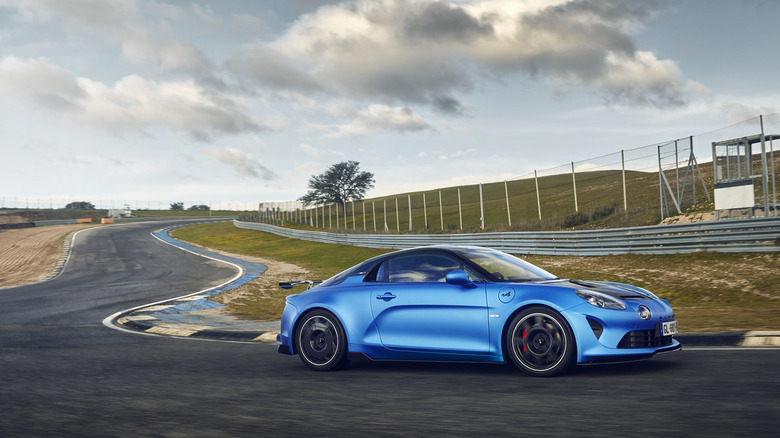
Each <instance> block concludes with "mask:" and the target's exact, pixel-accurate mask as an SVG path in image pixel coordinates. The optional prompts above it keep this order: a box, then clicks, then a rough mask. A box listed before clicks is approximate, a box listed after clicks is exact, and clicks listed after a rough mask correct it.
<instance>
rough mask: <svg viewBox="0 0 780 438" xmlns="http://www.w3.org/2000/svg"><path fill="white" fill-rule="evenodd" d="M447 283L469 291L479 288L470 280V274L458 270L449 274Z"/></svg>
mask: <svg viewBox="0 0 780 438" xmlns="http://www.w3.org/2000/svg"><path fill="white" fill-rule="evenodd" d="M446 278H447V283H449V284H454V285H457V286H463V287H465V288H468V289H474V288H476V287H477V285H476V284H474V282H473V281H471V279H470V278H469V274H468V272H466V271H463V270H461V269H457V270H455V271H451V272H448V273H447V277H446Z"/></svg>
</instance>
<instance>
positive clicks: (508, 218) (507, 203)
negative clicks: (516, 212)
mask: <svg viewBox="0 0 780 438" xmlns="http://www.w3.org/2000/svg"><path fill="white" fill-rule="evenodd" d="M504 194H505V195H506V220H507V222H508V223H509V227H510V228H511V227H512V214H511V213H510V212H509V188H507V186H506V180H504Z"/></svg>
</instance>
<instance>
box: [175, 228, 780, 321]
mask: <svg viewBox="0 0 780 438" xmlns="http://www.w3.org/2000/svg"><path fill="white" fill-rule="evenodd" d="M174 236H175V237H176V238H178V239H182V240H185V241H188V242H193V243H196V244H199V245H203V246H206V247H210V248H216V249H220V250H224V251H229V252H232V253H236V254H245V255H249V256H257V257H264V258H269V259H273V260H278V261H284V262H288V263H294V264H297V265H299V266H302V267H304V268H306V269H308V270H310V271H311V274H310V279H326V278H328V277H330V276H332V275H335V274H337V273H338V272H341V271H342V270H344V269H346V268H348V267H350V266H353V265H355V264H357V263H359V262H361V261H363V260H365V259H367V258H369V257H373V256H375V255H379V254H382V253H385V252H388V250H382V249H371V248H361V247H355V246H346V245H332V244H325V243H318V242H308V241H302V240H296V239H290V238H285V237H280V236H276V235H274V234H268V233H263V232H259V231H252V230H243V229H239V228H235V227H234V226H233V225H232V224H231V223H215V224H203V225H193V226H188V227H183V228H178V229H176V230H175V231H174ZM523 258H524V259H526V260H528V261H530V262H531V263H534V264H536V265H538V266H540V267H542V268H544V269H547V270H548V271H550V272H552V273H554V274H556V275H558V276H560V277H564V278H578V279H584V280H608V281H617V282H623V283H630V284H634V285H637V286H640V287H644V288H646V289H648V290H650V291H651V292H653V293H655V294H657V295H659V296H660V297H661V298H664V299H667V300H669V301H670V303H671V304H672V306H673V307H674V309H675V314H676V316H677V319H678V321H679V323H680V327H681V330H683V331H684V332H719V331H742V330H780V286H778V284H779V283H780V271H779V270H778V269H777V267H778V266H780V254H777V253H774V254H720V253H695V254H684V255H663V256H645V255H623V256H605V257H570V256H523ZM249 290H250V296H248V297H246V298H242V299H240V300H237V302H232V303H230V304H228V305H227V306H228V308H229V309H230V310H231V311H234V312H236V313H241V314H245V315H247V316H249V317H252V318H257V319H276V318H279V316H280V315H281V310H282V308H283V306H284V296H285V295H287V294H289V293H290V292H289V291H284V290H281V289H278V288H276V289H274V290H272V291H269V290H259V289H254V290H253V289H251V287H250V289H249ZM300 290H301V289H300V288H299V289H296V290H294V292H296V291H300ZM294 292H293V293H294Z"/></svg>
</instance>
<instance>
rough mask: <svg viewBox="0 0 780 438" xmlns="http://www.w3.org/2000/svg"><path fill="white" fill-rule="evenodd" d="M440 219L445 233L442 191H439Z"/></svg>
mask: <svg viewBox="0 0 780 438" xmlns="http://www.w3.org/2000/svg"><path fill="white" fill-rule="evenodd" d="M439 218H440V219H441V230H442V231H444V206H443V205H441V190H439Z"/></svg>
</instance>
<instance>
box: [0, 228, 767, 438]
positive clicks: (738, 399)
mask: <svg viewBox="0 0 780 438" xmlns="http://www.w3.org/2000/svg"><path fill="white" fill-rule="evenodd" d="M173 223H174V221H171V222H166V223H139V224H128V225H117V226H110V227H101V228H95V229H90V230H85V231H82V232H81V233H79V235H78V236H77V237H76V240H75V243H74V245H73V248H72V254H71V257H70V259H69V261H68V263H67V265H66V266H65V269H64V271H63V272H62V274H61V275H60V276H59V277H57V278H56V279H54V280H51V281H49V282H45V283H40V284H36V285H31V286H25V287H18V288H11V289H3V290H0V376H2V383H1V384H0V437H21V436H25V437H26V436H68V437H91V436H100V437H103V436H134V437H181V436H197V437H212V436H213V437H225V436H263V435H272V436H289V435H296V436H312V435H325V436H335V435H338V436H367V435H373V436H388V435H390V436H392V435H403V436H444V435H447V436H477V435H479V436H485V435H491V436H510V435H511V436H518V435H519V436H580V437H581V436H686V437H712V436H775V434H776V432H777V430H778V428H780V404H779V403H778V401H780V399H778V394H780V375H778V373H777V363H778V361H780V350H778V349H745V348H733V349H723V348H720V349H719V348H713V349H685V350H684V351H682V352H679V353H671V354H667V355H662V356H658V357H656V358H653V359H651V360H648V361H642V362H636V363H629V364H619V365H602V366H591V367H580V368H578V369H576V370H575V371H573V372H572V373H570V374H567V375H565V376H562V377H559V378H552V379H537V378H530V377H527V376H525V375H523V374H520V373H519V372H517V371H515V370H514V369H512V368H511V367H506V366H500V365H482V364H480V365H474V364H430V363H370V362H353V363H352V364H350V365H349V366H348V367H347V369H345V370H344V371H340V372H334V373H315V372H312V371H309V370H308V369H306V368H305V367H304V366H303V365H302V364H301V363H300V361H299V360H298V359H297V358H296V357H289V356H282V355H279V354H277V353H276V348H275V346H274V345H273V344H264V343H232V342H219V341H204V340H195V339H182V338H173V337H165V336H149V335H140V334H132V333H126V332H122V331H118V330H112V329H110V328H107V327H106V326H104V325H103V324H102V322H101V321H102V320H103V319H104V318H106V317H107V316H108V315H112V314H114V313H116V312H119V311H121V310H125V309H128V308H132V307H136V306H140V305H143V304H146V303H151V302H156V301H160V300H163V299H167V298H173V297H177V296H181V295H185V294H189V293H193V292H196V291H199V290H203V289H205V288H207V287H209V286H215V285H218V284H220V283H222V282H224V281H225V280H226V279H229V278H232V277H233V276H235V274H236V272H235V269H233V268H231V267H230V266H228V265H224V264H221V263H218V262H215V261H211V260H208V259H204V258H201V257H198V256H196V255H193V254H190V253H187V252H184V251H181V250H179V249H177V248H174V247H171V246H169V245H166V244H164V243H162V242H159V241H158V240H157V239H155V238H153V237H152V236H151V235H150V233H151V232H152V231H153V230H155V229H158V228H163V227H164V226H168V225H171V224H173Z"/></svg>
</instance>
